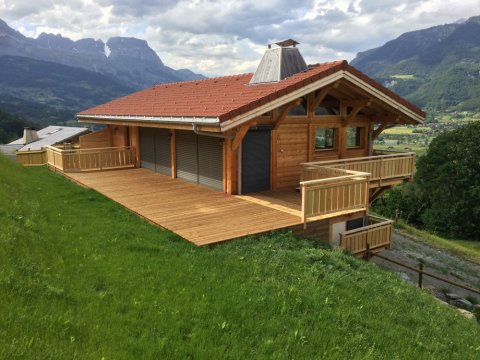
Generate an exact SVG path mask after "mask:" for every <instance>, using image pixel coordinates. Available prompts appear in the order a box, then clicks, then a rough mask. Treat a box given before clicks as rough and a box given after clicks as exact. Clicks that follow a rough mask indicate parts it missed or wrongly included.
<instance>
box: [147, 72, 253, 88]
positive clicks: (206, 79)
mask: <svg viewBox="0 0 480 360" xmlns="http://www.w3.org/2000/svg"><path fill="white" fill-rule="evenodd" d="M247 75H253V73H242V74H232V75H224V76H215V77H207V78H205V79H197V80H187V81H176V82H170V83H158V84H154V85H152V86H151V87H150V88H157V87H166V86H172V85H183V84H191V83H198V82H205V81H212V80H220V79H227V78H234V77H239V76H242V77H243V76H247Z"/></svg>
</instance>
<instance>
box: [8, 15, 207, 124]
mask: <svg viewBox="0 0 480 360" xmlns="http://www.w3.org/2000/svg"><path fill="white" fill-rule="evenodd" d="M202 78H204V76H202V75H199V74H195V73H193V72H192V71H190V70H188V69H180V70H174V69H172V68H170V67H168V66H166V65H165V64H164V63H163V62H162V61H161V59H160V57H159V56H158V55H157V53H155V51H154V50H153V49H151V48H150V47H149V45H148V43H147V42H146V41H145V40H139V39H136V38H125V37H113V38H110V39H109V40H108V41H107V42H103V41H102V40H94V39H81V40H78V41H73V40H71V39H68V38H65V37H62V36H61V35H53V34H45V33H43V34H41V35H39V36H38V37H37V38H36V39H33V38H29V37H26V36H24V35H22V34H21V33H20V32H18V31H16V30H14V29H12V28H11V27H10V26H8V24H7V23H5V22H4V21H2V20H0V109H4V110H6V111H8V112H12V113H15V114H17V115H20V116H23V117H26V118H28V119H31V120H35V121H37V122H43V123H52V122H59V121H60V122H61V121H66V120H68V119H72V118H73V115H74V114H75V113H76V112H77V111H79V110H81V109H85V108H87V107H90V106H94V105H97V104H100V103H102V102H105V101H108V100H111V99H113V98H116V97H119V96H122V95H126V94H128V93H131V92H133V91H135V90H139V89H143V88H145V87H148V86H151V85H153V84H157V83H164V82H176V81H185V80H195V79H202Z"/></svg>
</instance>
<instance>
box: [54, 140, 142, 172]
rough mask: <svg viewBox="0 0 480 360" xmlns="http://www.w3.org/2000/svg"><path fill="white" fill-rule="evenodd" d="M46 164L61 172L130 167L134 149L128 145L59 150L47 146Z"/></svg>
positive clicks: (133, 162)
mask: <svg viewBox="0 0 480 360" xmlns="http://www.w3.org/2000/svg"><path fill="white" fill-rule="evenodd" d="M47 164H48V166H50V167H52V168H54V169H56V170H60V171H62V172H79V171H101V170H109V169H122V168H130V167H134V166H135V151H134V149H133V148H130V147H115V148H112V147H111V148H98V149H84V150H82V149H78V150H61V149H58V148H56V147H53V146H47Z"/></svg>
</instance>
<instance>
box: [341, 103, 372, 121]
mask: <svg viewBox="0 0 480 360" xmlns="http://www.w3.org/2000/svg"><path fill="white" fill-rule="evenodd" d="M371 104H372V100H371V99H364V100H356V101H348V102H347V103H346V106H353V109H352V111H350V114H348V115H347V117H346V118H345V121H346V122H349V121H350V120H352V119H353V118H355V116H357V114H358V113H359V112H360V110H362V109H363V108H364V107H366V106H370V105H371Z"/></svg>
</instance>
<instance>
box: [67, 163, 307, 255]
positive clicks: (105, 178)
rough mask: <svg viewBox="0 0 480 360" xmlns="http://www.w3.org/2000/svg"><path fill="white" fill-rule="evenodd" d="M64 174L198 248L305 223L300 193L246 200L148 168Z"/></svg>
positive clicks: (288, 192)
mask: <svg viewBox="0 0 480 360" xmlns="http://www.w3.org/2000/svg"><path fill="white" fill-rule="evenodd" d="M64 175H65V176H67V177H69V178H71V179H72V180H74V181H75V182H78V183H80V184H81V185H83V186H86V187H89V188H92V189H95V190H96V191H98V192H100V193H102V194H103V195H105V196H107V197H108V198H110V199H112V200H114V201H116V202H117V203H119V204H121V205H123V206H125V207H126V208H128V209H130V210H132V211H133V212H135V213H137V214H138V215H140V216H142V217H144V218H146V219H147V220H149V221H151V222H153V223H154V224H156V225H158V226H160V227H162V228H165V229H168V230H171V231H173V232H175V233H176V234H178V235H180V236H181V237H183V238H185V239H186V240H188V241H190V242H192V243H194V244H196V245H199V246H201V245H207V244H213V243H217V242H222V241H226V240H231V239H235V238H238V237H242V236H246V235H251V234H259V233H264V232H268V231H272V230H276V229H282V228H287V227H290V226H294V225H298V224H302V218H301V209H300V207H301V206H300V203H301V198H300V195H299V194H298V193H297V192H295V189H289V190H285V191H282V192H276V193H275V198H274V197H273V195H274V194H272V193H270V192H266V193H262V194H258V195H253V196H245V197H244V196H229V195H226V194H224V193H221V192H218V191H215V190H211V189H209V188H206V187H203V186H199V185H196V184H191V183H188V182H185V181H182V180H178V179H175V180H174V179H171V178H170V177H167V176H163V175H160V174H158V173H154V172H152V171H150V170H146V169H127V170H116V171H100V172H89V173H68V174H64Z"/></svg>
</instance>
